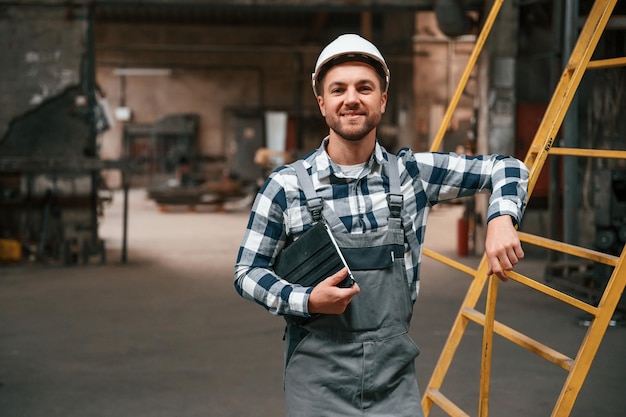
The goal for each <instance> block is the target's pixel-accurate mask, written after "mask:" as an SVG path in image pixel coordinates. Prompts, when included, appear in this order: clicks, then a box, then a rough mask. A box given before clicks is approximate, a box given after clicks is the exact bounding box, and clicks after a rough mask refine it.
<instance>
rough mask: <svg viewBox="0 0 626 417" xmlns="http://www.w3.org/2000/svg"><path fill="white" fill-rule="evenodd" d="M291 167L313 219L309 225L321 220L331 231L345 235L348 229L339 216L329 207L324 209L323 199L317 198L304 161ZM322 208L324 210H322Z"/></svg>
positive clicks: (298, 161)
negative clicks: (294, 171) (338, 231)
mask: <svg viewBox="0 0 626 417" xmlns="http://www.w3.org/2000/svg"><path fill="white" fill-rule="evenodd" d="M292 165H293V167H294V169H295V170H296V176H297V177H298V183H299V184H300V186H301V187H302V191H303V192H304V197H305V198H306V208H307V210H309V213H311V217H312V219H313V221H312V222H311V224H315V223H317V222H319V221H320V220H322V218H323V219H324V220H325V221H326V222H327V223H328V224H329V225H330V227H331V228H332V229H333V230H341V231H342V232H343V233H347V232H348V229H346V226H345V225H344V224H343V222H342V221H341V220H340V219H339V216H337V214H336V213H335V212H334V211H333V210H331V209H330V208H329V207H324V199H323V198H321V197H318V196H317V193H316V192H315V186H314V185H313V180H312V179H311V176H310V175H309V173H308V172H307V170H306V168H305V167H304V161H303V160H301V159H300V160H297V161H296V162H294V163H293V164H292ZM324 208H325V209H326V210H324Z"/></svg>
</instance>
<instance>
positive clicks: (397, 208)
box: [387, 153, 404, 219]
mask: <svg viewBox="0 0 626 417" xmlns="http://www.w3.org/2000/svg"><path fill="white" fill-rule="evenodd" d="M387 167H388V172H387V176H388V178H389V194H387V204H388V205H389V217H390V218H394V219H399V218H400V217H401V215H402V207H403V206H404V196H403V195H402V192H401V191H400V171H398V158H396V156H395V155H393V154H390V153H387Z"/></svg>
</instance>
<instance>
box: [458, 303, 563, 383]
mask: <svg viewBox="0 0 626 417" xmlns="http://www.w3.org/2000/svg"><path fill="white" fill-rule="evenodd" d="M462 314H463V316H465V317H467V318H468V319H470V320H472V321H473V322H475V323H478V324H480V325H481V326H484V325H485V315H484V314H483V313H481V312H479V311H476V310H475V309H473V308H469V307H464V308H463V310H462ZM493 331H494V332H495V333H496V334H498V335H500V336H502V337H504V338H505V339H507V340H509V341H511V342H513V343H515V344H516V345H518V346H521V347H523V348H524V349H526V350H528V351H530V352H533V353H535V354H536V355H538V356H540V357H542V358H544V359H546V360H547V361H549V362H552V363H554V364H555V365H558V366H559V367H561V368H563V369H565V370H566V371H568V372H569V370H570V369H571V367H572V364H573V363H574V361H573V359H572V358H570V357H568V356H566V355H563V354H562V353H560V352H558V351H556V350H554V349H552V348H551V347H548V346H546V345H544V344H543V343H540V342H538V341H536V340H535V339H532V338H530V337H528V336H526V335H525V334H522V333H520V332H518V331H517V330H514V329H512V328H510V327H508V326H505V325H504V324H502V323H500V322H499V321H497V320H496V321H494V328H493Z"/></svg>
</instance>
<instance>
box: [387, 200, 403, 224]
mask: <svg viewBox="0 0 626 417" xmlns="http://www.w3.org/2000/svg"><path fill="white" fill-rule="evenodd" d="M387 205H388V206H389V213H390V217H393V218H398V219H399V218H400V217H401V214H402V207H403V206H404V196H403V195H402V194H387Z"/></svg>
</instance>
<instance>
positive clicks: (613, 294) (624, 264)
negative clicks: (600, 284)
mask: <svg viewBox="0 0 626 417" xmlns="http://www.w3.org/2000/svg"><path fill="white" fill-rule="evenodd" d="M625 287H626V246H624V248H623V249H622V254H621V255H620V257H619V262H618V264H617V266H616V267H615V269H614V270H613V273H612V274H611V278H610V279H609V282H608V283H607V285H606V287H605V289H604V293H603V295H602V298H601V299H600V302H599V304H598V314H597V315H596V316H595V319H594V320H593V322H592V323H591V325H590V326H589V329H588V330H587V334H586V335H585V338H584V340H583V342H582V344H581V346H580V348H579V350H578V354H577V355H576V359H575V361H574V365H573V367H572V370H571V371H570V372H569V374H568V376H567V380H566V381H565V385H563V389H562V390H561V393H560V395H559V398H558V399H557V402H556V404H555V407H554V410H553V412H552V415H551V417H567V416H569V415H570V413H571V411H572V408H573V407H574V402H575V401H576V398H577V397H578V393H579V392H580V390H581V388H582V385H583V383H584V382H585V378H587V374H588V373H589V369H590V368H591V363H592V362H593V360H594V358H595V356H596V353H597V352H598V349H599V347H600V343H601V342H602V339H603V338H604V334H605V333H606V329H607V328H608V326H609V322H610V320H611V317H612V316H613V314H614V313H615V309H616V308H617V304H618V303H619V300H620V298H621V296H622V293H623V292H624V288H625Z"/></svg>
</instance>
